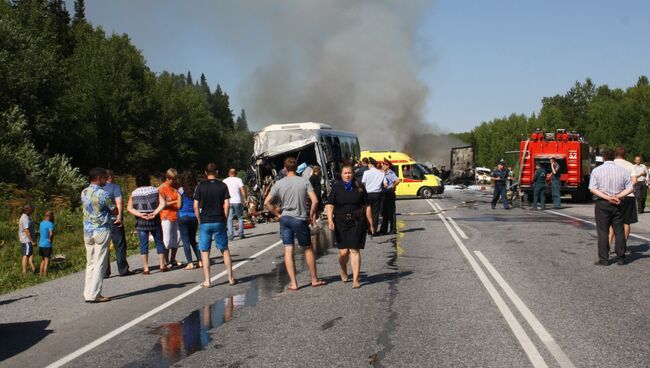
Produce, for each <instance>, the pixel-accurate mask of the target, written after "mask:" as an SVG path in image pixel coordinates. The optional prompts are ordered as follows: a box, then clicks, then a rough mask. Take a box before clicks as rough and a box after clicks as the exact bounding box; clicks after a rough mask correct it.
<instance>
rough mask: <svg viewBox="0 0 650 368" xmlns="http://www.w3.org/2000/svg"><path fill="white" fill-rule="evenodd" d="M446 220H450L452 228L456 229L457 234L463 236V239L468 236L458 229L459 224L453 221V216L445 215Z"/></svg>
mask: <svg viewBox="0 0 650 368" xmlns="http://www.w3.org/2000/svg"><path fill="white" fill-rule="evenodd" d="M447 220H449V222H451V224H452V225H453V226H454V229H456V231H457V232H458V234H459V235H460V237H461V238H463V239H465V240H467V239H469V237H468V236H467V235H465V232H464V231H463V230H461V229H460V226H458V224H457V223H456V221H454V219H453V218H451V217H447Z"/></svg>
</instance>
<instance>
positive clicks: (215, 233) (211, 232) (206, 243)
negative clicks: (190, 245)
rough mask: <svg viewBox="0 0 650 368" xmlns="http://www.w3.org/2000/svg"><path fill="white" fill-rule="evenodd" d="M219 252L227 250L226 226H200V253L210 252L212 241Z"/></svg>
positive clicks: (214, 224) (214, 223) (218, 223)
mask: <svg viewBox="0 0 650 368" xmlns="http://www.w3.org/2000/svg"><path fill="white" fill-rule="evenodd" d="M213 238H214V241H215V243H216V245H217V249H219V250H220V251H221V252H223V251H225V250H228V234H226V224H224V223H223V222H212V223H207V224H201V226H200V229H199V249H200V250H201V252H208V251H210V245H212V239H213Z"/></svg>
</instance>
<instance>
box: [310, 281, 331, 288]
mask: <svg viewBox="0 0 650 368" xmlns="http://www.w3.org/2000/svg"><path fill="white" fill-rule="evenodd" d="M325 285H327V281H325V280H318V282H316V283H315V284H311V287H320V286H325Z"/></svg>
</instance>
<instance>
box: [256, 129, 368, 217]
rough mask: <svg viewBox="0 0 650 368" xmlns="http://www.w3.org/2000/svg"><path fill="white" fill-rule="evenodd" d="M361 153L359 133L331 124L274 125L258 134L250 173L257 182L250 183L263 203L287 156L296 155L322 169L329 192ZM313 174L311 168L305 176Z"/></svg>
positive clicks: (303, 162)
mask: <svg viewBox="0 0 650 368" xmlns="http://www.w3.org/2000/svg"><path fill="white" fill-rule="evenodd" d="M360 154H361V150H360V147H359V139H358V138H357V135H356V134H355V133H351V132H344V131H339V130H333V129H332V127H331V126H329V125H327V124H323V123H314V122H305V123H292V124H271V125H268V126H266V127H265V128H264V129H262V130H260V131H259V132H257V133H256V134H255V145H254V148H253V158H252V161H253V162H252V167H251V169H252V170H253V171H254V173H250V174H253V175H254V177H252V176H253V175H249V180H254V183H249V185H250V188H251V189H252V190H253V192H254V196H255V197H257V198H256V199H257V201H258V204H259V206H261V204H262V203H263V198H264V195H266V192H267V191H268V188H270V186H271V185H272V184H273V183H274V182H275V180H276V178H277V177H278V175H279V174H280V171H281V170H282V168H283V162H284V159H285V158H287V157H295V158H296V159H297V161H298V164H299V165H301V164H306V165H307V166H308V167H311V166H314V165H319V166H320V167H321V168H322V172H323V179H322V182H321V183H322V189H323V191H324V192H325V193H329V190H330V188H331V185H332V182H333V180H334V179H335V178H337V177H338V173H339V172H340V169H341V167H342V166H343V165H345V164H348V163H353V162H354V161H356V160H358V159H359V156H360ZM303 166H305V165H303ZM309 173H311V170H309V169H307V170H306V172H305V173H303V175H305V176H306V175H307V174H309ZM258 209H259V210H261V208H260V207H258Z"/></svg>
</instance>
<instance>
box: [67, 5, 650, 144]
mask: <svg viewBox="0 0 650 368" xmlns="http://www.w3.org/2000/svg"><path fill="white" fill-rule="evenodd" d="M296 1H299V0H296ZM224 3H225V2H224V1H207V0H202V1H199V0H196V1H171V0H168V1H143V0H140V1H127V0H114V1H100V0H86V16H87V18H88V19H89V20H90V21H91V23H93V24H94V25H101V26H102V27H103V28H104V29H105V30H106V31H107V32H109V33H110V32H116V33H127V34H128V35H129V36H130V37H131V39H132V41H133V43H134V44H135V45H136V46H137V47H138V48H139V49H140V50H142V52H143V54H144V56H145V58H146V60H147V63H148V65H149V67H150V68H151V69H152V70H153V71H155V72H161V71H163V70H168V71H172V72H177V73H185V72H187V70H191V71H192V74H193V76H194V77H195V78H198V77H199V75H200V74H201V72H203V73H205V74H206V76H207V78H208V81H209V83H210V85H211V86H212V87H213V88H214V87H215V86H216V83H220V84H221V85H222V87H223V88H224V90H225V91H226V92H228V93H229V94H230V95H231V103H232V107H233V109H234V110H235V112H236V113H237V112H238V111H239V109H241V108H242V107H243V108H246V106H241V99H240V98H239V89H240V88H241V86H242V83H243V81H244V80H245V79H246V78H247V77H248V76H249V75H250V74H251V73H252V72H253V71H254V70H255V69H256V68H257V67H259V66H260V65H261V61H260V59H261V58H263V57H264V55H266V51H268V50H265V48H267V49H268V48H272V47H273V45H259V44H256V45H251V46H250V50H248V51H247V53H244V55H246V57H242V56H241V55H242V52H241V51H242V50H246V47H248V45H245V44H240V43H238V37H237V35H238V34H246V33H247V32H248V33H252V31H251V29H250V28H251V26H250V25H242V26H241V27H239V26H238V25H237V24H229V25H228V29H229V30H230V29H232V33H224V32H223V30H222V29H221V28H220V27H215V25H214V17H213V16H212V14H211V11H215V9H218V8H219V6H220V5H223V4H224ZM68 8H69V9H70V11H71V12H72V9H73V7H72V0H68ZM423 9H424V11H423V12H422V14H421V15H420V16H419V17H414V22H417V39H418V43H417V47H416V49H415V50H413V52H414V54H415V55H416V59H417V60H418V61H419V62H420V65H421V69H420V78H421V79H422V80H423V81H424V82H425V83H426V84H427V85H428V87H429V89H430V96H429V98H428V100H427V111H426V120H427V121H429V122H433V123H435V124H436V125H437V126H438V127H440V128H441V129H442V130H444V131H451V132H460V131H468V130H471V129H472V128H473V127H474V126H476V125H478V124H480V123H481V122H482V121H488V120H491V119H493V118H497V117H502V116H507V115H509V114H511V113H525V114H530V113H533V112H537V111H539V108H540V107H541V99H542V97H545V96H551V95H554V94H557V93H564V92H566V91H567V90H568V89H569V88H570V87H571V86H572V85H573V84H574V83H575V81H577V80H580V81H582V80H584V79H585V78H587V77H590V78H592V80H593V81H594V83H596V84H608V85H609V86H610V87H622V88H624V87H628V86H631V85H633V84H634V83H635V82H636V80H637V79H638V77H639V76H640V75H649V74H650V73H648V60H650V47H649V46H648V44H649V42H648V39H647V37H648V36H649V35H650V22H648V21H647V19H648V16H649V15H650V2H647V1H625V0H622V1H582V0H581V1H557V0H547V1H514V0H512V1H506V0H503V1H462V0H459V1H452V0H444V1H443V0H441V1H432V2H431V3H427V4H425V5H424V6H423ZM264 16H268V14H264V13H261V12H260V13H259V14H251V18H252V19H255V18H257V19H259V17H264ZM253 27H254V26H253ZM296 31H297V32H299V31H300V30H296ZM248 36H251V35H250V34H249V35H248ZM242 39H243V40H250V37H243V38H242ZM235 50H237V52H234V51H235ZM235 54H237V55H238V56H237V57H235V56H233V55H235Z"/></svg>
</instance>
